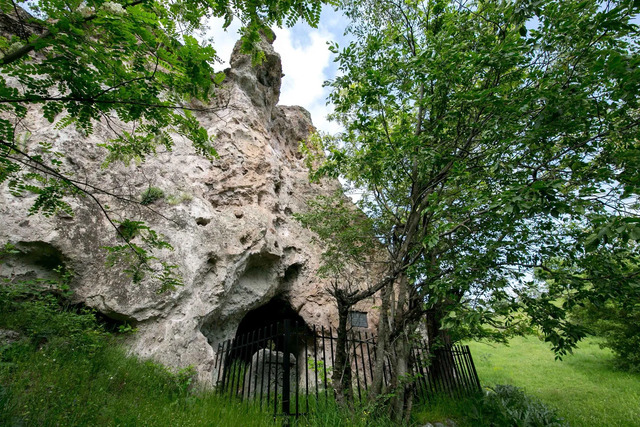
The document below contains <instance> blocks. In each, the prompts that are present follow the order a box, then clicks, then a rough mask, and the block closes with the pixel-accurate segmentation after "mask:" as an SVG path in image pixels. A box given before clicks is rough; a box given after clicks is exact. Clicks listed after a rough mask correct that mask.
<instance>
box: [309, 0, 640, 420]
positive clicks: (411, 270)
mask: <svg viewBox="0 0 640 427" xmlns="http://www.w3.org/2000/svg"><path fill="white" fill-rule="evenodd" d="M344 6H345V8H346V10H347V14H348V15H349V16H350V17H351V18H352V19H353V21H354V23H353V25H352V27H351V29H350V31H351V32H352V34H353V35H354V36H355V37H354V39H355V41H353V42H351V43H350V44H349V45H348V46H346V47H344V48H339V46H337V45H336V44H334V45H333V47H332V49H333V51H334V52H335V53H336V54H337V62H338V64H339V68H340V71H341V75H340V76H339V77H337V78H336V79H334V80H333V81H330V82H328V85H329V86H330V87H331V88H332V93H331V96H330V99H331V101H332V102H333V104H334V105H335V114H334V118H335V119H336V120H337V121H338V122H340V123H341V124H342V125H343V127H344V131H343V132H342V133H340V134H339V135H337V136H336V137H324V138H321V139H320V144H316V145H314V142H318V140H314V141H312V142H311V143H310V144H309V146H308V150H309V153H313V152H314V150H315V152H316V153H318V154H317V157H315V158H314V157H313V156H312V157H311V158H310V162H311V163H314V162H315V163H316V168H315V171H314V173H313V176H314V177H320V176H324V175H329V176H341V177H343V178H344V179H346V180H347V181H349V182H350V183H351V184H352V185H353V186H354V187H357V188H358V189H360V190H361V191H363V192H364V195H363V197H362V199H361V200H360V202H359V203H360V206H361V207H362V209H363V211H364V212H365V213H366V214H367V215H368V216H369V218H370V219H371V221H372V230H373V232H372V235H373V236H375V237H376V238H377V239H378V240H379V241H380V242H381V243H382V244H383V246H384V248H386V250H387V252H388V261H387V264H386V268H385V271H384V274H382V275H381V279H380V280H379V281H378V282H377V283H376V284H374V285H373V286H371V287H368V288H367V289H364V290H363V289H356V290H352V291H349V292H347V294H348V296H349V297H350V298H352V299H358V298H360V297H362V296H364V295H369V294H370V293H371V292H376V291H380V290H381V291H382V296H383V302H382V306H381V322H380V326H379V328H380V329H379V333H378V342H379V350H380V351H383V352H385V353H386V355H387V356H388V357H389V358H390V360H392V365H393V375H392V378H391V387H392V388H393V390H392V396H393V397H392V402H391V403H392V404H391V410H392V412H393V413H394V416H395V417H396V418H397V419H401V418H402V417H403V416H404V417H406V416H407V414H408V412H410V408H411V393H410V387H411V381H403V378H404V377H405V376H406V374H407V372H408V363H409V343H410V339H411V333H412V332H413V331H414V330H415V329H416V326H417V325H418V323H419V322H420V321H424V322H425V326H426V330H427V334H428V338H429V342H430V345H432V346H434V345H438V344H439V343H447V342H450V341H451V340H452V339H455V338H456V336H455V334H454V333H457V332H460V331H462V332H464V334H466V335H467V336H475V337H484V338H486V337H492V338H494V339H504V337H505V336H506V335H508V334H510V333H518V332H521V331H522V330H523V328H525V327H529V326H533V327H535V328H538V329H539V330H541V332H542V333H543V334H544V336H545V338H546V340H548V341H549V342H550V343H551V344H552V347H553V350H554V351H556V352H557V354H558V355H559V356H561V355H563V354H565V353H566V352H567V351H570V350H571V349H572V348H574V347H575V346H576V343H577V342H578V341H579V340H580V339H581V338H582V337H583V336H584V332H585V331H584V329H583V328H581V327H580V326H579V325H576V324H574V323H572V322H570V321H569V320H568V319H567V317H566V314H567V310H568V309H570V308H571V307H572V306H573V305H575V304H577V303H578V302H579V301H581V300H584V298H588V297H590V296H593V293H592V292H591V291H590V287H589V286H588V285H587V281H585V277H595V276H600V277H604V276H605V275H606V274H604V273H603V271H602V268H604V266H603V265H600V264H598V260H599V258H598V256H597V254H598V253H599V252H611V251H612V250H617V248H618V247H620V245H623V244H624V245H626V247H627V248H628V251H629V253H630V254H633V256H637V254H638V247H637V245H636V243H635V242H636V241H637V240H638V239H640V229H638V228H637V226H638V220H637V218H636V215H635V212H637V208H638V203H637V201H638V199H637V194H638V189H639V183H640V179H639V175H638V169H637V167H636V166H637V165H638V161H639V160H640V151H639V150H638V129H639V128H638V125H639V124H640V120H639V119H640V116H639V115H638V111H639V110H638V107H639V105H638V101H639V99H638V97H639V96H640V95H639V94H640V91H639V90H638V89H639V84H640V72H639V71H638V70H639V68H638V65H640V64H639V62H640V61H639V56H638V43H637V42H638V27H637V25H635V24H634V23H633V22H632V18H633V17H634V16H636V15H637V14H638V12H640V4H638V3H637V2H633V1H615V2H611V1H608V2H605V1H598V0H585V1H573V0H568V1H554V0H542V1H526V0H523V1H474V0H469V1H464V0H454V1H446V0H427V1H424V2H413V1H404V0H370V1H364V2H347V4H345V5H344ZM322 151H324V152H325V153H326V157H324V156H325V154H324V153H323V154H320V153H321V152H322ZM329 212H331V210H330V209H327V210H325V214H324V215H323V214H322V213H320V214H319V215H318V218H322V217H325V218H329ZM322 227H323V225H322V224H315V225H312V228H313V229H316V230H318V229H321V228H322ZM625 242H626V243H625ZM327 244H328V245H329V247H330V248H331V250H333V251H346V249H345V247H343V246H340V240H337V241H334V242H332V241H328V242H327ZM559 258H561V259H568V260H571V262H558V259H559ZM601 267H602V268H601ZM533 269H537V270H539V271H543V272H545V274H547V275H550V276H553V277H554V278H555V279H556V280H555V282H554V283H555V285H554V286H553V287H552V288H546V287H544V286H543V285H542V283H541V281H540V280H537V279H536V278H535V277H534V275H533V273H532V271H533ZM620 273H621V275H620V276H618V278H620V277H624V278H626V280H627V281H628V282H633V283H637V282H634V278H635V273H630V272H629V271H627V272H620ZM627 273H630V274H627ZM634 286H637V285H635V284H634ZM592 289H593V288H591V290H592ZM602 289H604V288H602ZM605 292H606V291H605ZM560 297H562V298H563V300H562V303H558V301H559V298H560ZM378 362H381V360H380V358H378ZM433 363H438V361H433ZM380 389H381V378H380V376H378V378H377V380H374V394H375V393H377V392H380Z"/></svg>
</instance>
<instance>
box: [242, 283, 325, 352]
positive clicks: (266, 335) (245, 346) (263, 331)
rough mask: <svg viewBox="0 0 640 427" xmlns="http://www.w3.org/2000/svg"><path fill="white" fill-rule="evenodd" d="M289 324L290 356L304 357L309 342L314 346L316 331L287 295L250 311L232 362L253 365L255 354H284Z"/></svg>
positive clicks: (245, 319) (243, 324) (243, 321)
mask: <svg viewBox="0 0 640 427" xmlns="http://www.w3.org/2000/svg"><path fill="white" fill-rule="evenodd" d="M285 321H288V324H289V327H288V328H289V335H288V336H289V340H288V342H287V343H286V346H287V348H288V352H289V353H291V354H293V355H295V356H297V355H298V354H300V352H302V351H303V350H304V348H305V345H306V344H307V343H308V342H310V341H311V342H313V331H312V330H311V328H309V326H308V325H307V324H306V322H305V321H304V319H303V318H302V317H301V316H300V315H299V314H298V313H297V312H296V311H295V310H294V309H293V308H292V307H291V304H290V303H289V301H288V300H287V299H286V298H285V297H284V296H283V295H278V296H275V297H273V298H272V299H271V300H270V301H269V302H267V303H266V304H264V305H261V306H260V307H258V308H255V309H253V310H251V311H249V312H248V313H247V314H246V315H245V316H244V317H243V319H242V321H240V324H239V325H238V329H237V330H236V336H235V339H234V345H233V349H232V350H231V358H232V359H235V360H237V359H242V360H244V361H245V362H249V361H250V360H251V357H252V356H253V354H254V353H255V352H257V351H258V350H260V349H263V348H267V349H270V350H274V351H284V349H285V342H284V339H285V334H284V322H285Z"/></svg>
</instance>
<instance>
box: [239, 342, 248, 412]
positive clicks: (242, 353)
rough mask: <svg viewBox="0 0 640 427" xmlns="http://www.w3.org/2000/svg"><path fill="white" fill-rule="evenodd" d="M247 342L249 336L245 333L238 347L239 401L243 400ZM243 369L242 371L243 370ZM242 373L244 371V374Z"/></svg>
mask: <svg viewBox="0 0 640 427" xmlns="http://www.w3.org/2000/svg"><path fill="white" fill-rule="evenodd" d="M249 340H250V334H249V333H247V334H245V335H244V344H242V345H241V346H240V369H239V370H238V389H239V390H240V401H241V402H242V401H243V400H244V387H245V383H246V381H245V380H246V378H247V376H246V375H244V374H246V365H245V364H244V361H245V358H246V357H247V353H248V351H249V349H248V348H249V344H248V343H249ZM243 368H244V369H243ZM242 371H245V372H244V373H243V372H242ZM240 382H242V386H240Z"/></svg>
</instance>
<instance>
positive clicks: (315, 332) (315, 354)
mask: <svg viewBox="0 0 640 427" xmlns="http://www.w3.org/2000/svg"><path fill="white" fill-rule="evenodd" d="M313 358H314V369H313V370H314V371H315V376H316V409H317V406H318V402H320V395H319V392H318V389H319V388H320V385H319V384H318V369H319V367H318V330H317V329H316V325H313Z"/></svg>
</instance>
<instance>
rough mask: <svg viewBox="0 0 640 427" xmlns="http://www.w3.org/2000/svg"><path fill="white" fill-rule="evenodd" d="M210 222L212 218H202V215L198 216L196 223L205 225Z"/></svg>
mask: <svg viewBox="0 0 640 427" xmlns="http://www.w3.org/2000/svg"><path fill="white" fill-rule="evenodd" d="M210 222H211V218H202V217H198V218H196V224H198V225H201V226H203V227H204V226H205V225H207V224H209V223H210Z"/></svg>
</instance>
